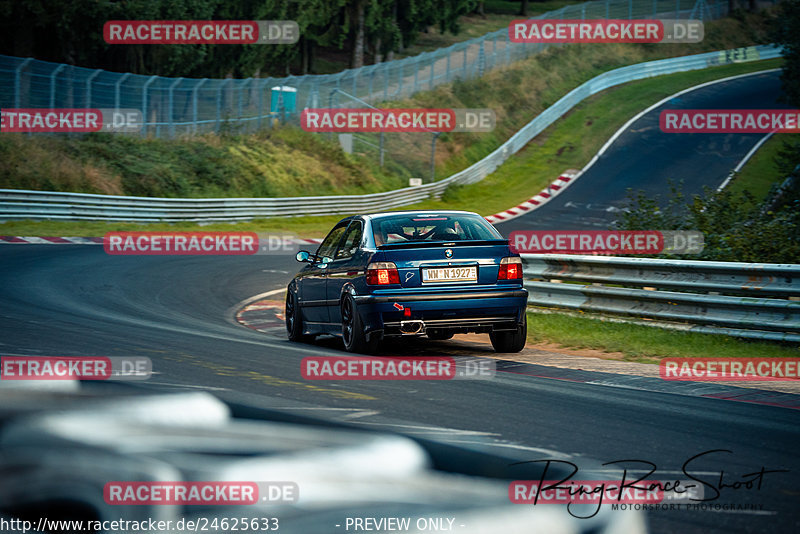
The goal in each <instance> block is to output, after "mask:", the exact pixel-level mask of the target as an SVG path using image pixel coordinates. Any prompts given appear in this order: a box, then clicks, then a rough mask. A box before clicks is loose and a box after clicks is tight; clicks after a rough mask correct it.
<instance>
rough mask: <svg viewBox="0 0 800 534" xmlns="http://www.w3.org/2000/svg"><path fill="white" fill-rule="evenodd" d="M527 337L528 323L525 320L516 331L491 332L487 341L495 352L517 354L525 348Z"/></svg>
mask: <svg viewBox="0 0 800 534" xmlns="http://www.w3.org/2000/svg"><path fill="white" fill-rule="evenodd" d="M527 337H528V321H527V320H525V321H524V322H523V323H522V324H521V325H520V326H519V327H518V328H517V330H516V331H511V332H491V333H490V334H489V339H491V340H492V347H494V350H495V352H519V351H521V350H522V349H524V348H525V340H526V339H527Z"/></svg>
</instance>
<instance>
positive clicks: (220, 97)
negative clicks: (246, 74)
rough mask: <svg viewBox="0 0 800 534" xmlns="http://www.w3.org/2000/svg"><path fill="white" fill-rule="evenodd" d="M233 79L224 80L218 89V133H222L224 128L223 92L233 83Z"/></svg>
mask: <svg viewBox="0 0 800 534" xmlns="http://www.w3.org/2000/svg"><path fill="white" fill-rule="evenodd" d="M232 81H233V78H226V79H224V80H223V81H222V82H221V83H220V84H219V87H218V88H217V129H216V133H219V132H220V129H221V128H222V90H223V89H224V88H225V84H226V83H227V82H232Z"/></svg>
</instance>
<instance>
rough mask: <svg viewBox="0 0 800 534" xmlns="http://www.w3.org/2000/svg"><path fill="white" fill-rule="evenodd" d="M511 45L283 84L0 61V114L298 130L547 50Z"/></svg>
mask: <svg viewBox="0 0 800 534" xmlns="http://www.w3.org/2000/svg"><path fill="white" fill-rule="evenodd" d="M728 5H729V3H728V0H652V1H643V0H598V1H592V2H585V3H582V4H573V5H569V6H564V7H563V8H561V9H558V10H555V11H550V12H548V13H544V14H542V15H539V16H537V17H535V18H537V19H579V20H580V19H628V20H630V19H646V18H672V19H687V18H692V19H700V20H712V19H717V18H721V17H724V16H725V15H727V13H728ZM550 46H553V45H549V44H542V43H536V44H531V43H526V44H520V43H511V42H509V40H508V31H507V29H505V28H503V29H501V30H497V31H494V32H491V33H488V34H486V35H483V36H481V37H476V38H474V39H470V40H467V41H463V42H460V43H456V44H454V45H452V46H449V47H447V48H441V49H439V50H435V51H433V52H425V53H422V54H420V55H418V56H414V57H409V58H403V59H398V60H394V61H386V62H383V63H378V64H375V65H366V66H364V67H361V68H358V69H348V70H345V71H342V72H339V73H336V74H326V75H305V76H289V77H285V78H247V79H233V78H226V79H208V78H203V79H192V78H166V77H162V76H144V75H138V74H131V73H118V72H108V71H104V70H100V69H88V68H82V67H76V66H74V65H67V64H59V63H50V62H46V61H38V60H35V59H32V58H19V57H11V56H1V55H0V108H80V107H84V108H129V109H138V110H141V111H142V114H143V116H144V118H145V128H144V129H143V131H142V135H154V136H156V137H175V136H179V135H194V134H201V133H208V132H216V133H219V132H221V131H237V132H248V131H255V130H258V129H260V128H263V127H270V126H271V123H272V118H273V117H276V118H279V119H280V120H281V121H282V122H286V121H292V122H296V121H297V117H298V114H299V111H300V110H302V109H303V108H304V107H324V106H327V105H328V101H329V96H330V94H331V92H332V91H334V90H341V91H346V92H348V93H350V94H352V95H353V96H356V97H358V98H360V99H362V100H366V101H368V102H370V103H373V104H374V103H377V102H382V101H387V100H401V99H403V98H407V97H409V96H411V95H413V94H414V93H416V92H418V91H422V90H429V89H433V88H434V87H436V86H438V85H441V84H445V83H450V82H452V81H453V80H455V79H472V78H477V77H480V76H483V74H484V73H485V72H488V71H490V70H492V69H494V68H498V67H501V66H504V65H508V64H510V63H512V62H514V61H518V60H520V59H524V58H526V57H529V56H531V55H533V54H537V53H539V52H541V51H543V50H546V49H547V48H549V47H550Z"/></svg>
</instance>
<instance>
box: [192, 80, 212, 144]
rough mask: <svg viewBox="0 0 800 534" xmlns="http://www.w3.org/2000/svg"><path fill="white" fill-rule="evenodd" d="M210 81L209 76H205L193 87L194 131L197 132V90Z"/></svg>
mask: <svg viewBox="0 0 800 534" xmlns="http://www.w3.org/2000/svg"><path fill="white" fill-rule="evenodd" d="M207 81H208V78H203V79H202V80H200V81H199V82H197V83H196V84H194V87H192V133H194V134H196V133H197V91H198V90H200V87H202V86H203V84H205V83H206V82H207Z"/></svg>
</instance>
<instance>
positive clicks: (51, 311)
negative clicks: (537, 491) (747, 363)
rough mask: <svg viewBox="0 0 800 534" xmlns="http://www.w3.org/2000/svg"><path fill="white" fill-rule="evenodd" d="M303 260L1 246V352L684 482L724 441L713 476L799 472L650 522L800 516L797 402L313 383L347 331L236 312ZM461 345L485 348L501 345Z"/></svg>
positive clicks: (747, 525) (580, 388)
mask: <svg viewBox="0 0 800 534" xmlns="http://www.w3.org/2000/svg"><path fill="white" fill-rule="evenodd" d="M296 265H297V264H296V263H295V262H294V260H293V259H292V258H291V257H288V256H250V257H241V256H240V257H237V256H227V257H226V256H217V257H210V256H206V257H201V256H198V257H189V256H186V257H163V256H161V257H159V256H149V257H148V256H138V257H125V256H109V255H106V254H105V253H104V252H103V249H102V247H100V246H83V245H3V246H2V247H0V273H2V274H0V278H1V279H2V283H0V302H1V303H2V307H0V316H1V317H0V318H1V319H2V324H3V326H2V336H0V353H1V354H4V355H27V356H33V355H57V356H96V355H107V356H148V357H149V358H151V359H152V361H153V367H154V371H155V372H156V374H154V376H153V378H152V379H151V380H150V381H149V383H148V384H147V386H148V387H157V388H181V389H184V388H185V389H195V388H200V389H208V390H209V391H211V392H212V393H214V394H217V395H219V396H221V397H223V398H225V399H228V400H247V401H248V402H251V403H254V404H257V405H260V406H264V407H268V408H281V409H287V410H290V411H293V412H295V413H298V414H313V415H316V416H323V417H328V418H330V419H335V420H341V421H349V422H351V423H353V424H357V425H361V426H364V427H369V428H382V429H388V430H393V431H397V432H402V433H405V434H409V435H416V436H427V437H437V438H439V439H443V440H447V441H450V442H453V443H465V444H469V443H480V442H483V443H489V444H491V445H492V446H493V447H497V448H498V449H502V450H514V451H516V452H518V453H519V452H521V453H523V454H525V455H527V456H529V457H530V459H531V460H535V459H543V458H554V457H555V455H556V454H558V453H563V454H566V455H568V456H569V458H570V460H571V461H573V462H574V463H576V464H577V465H578V466H579V467H580V466H581V465H582V464H583V462H584V461H588V459H595V460H598V461H600V462H611V461H615V460H623V459H636V460H646V461H650V462H652V463H654V464H656V466H657V468H658V471H657V472H658V474H659V475H662V476H661V477H660V478H662V479H672V478H673V477H674V478H675V479H678V478H681V479H685V478H686V477H685V475H683V473H681V468H682V465H683V464H684V462H685V461H687V460H688V459H689V458H691V457H693V456H695V455H697V454H699V453H702V452H705V451H709V450H712V449H725V450H729V451H731V453H721V452H719V453H714V454H712V455H710V456H707V457H706V458H705V459H704V460H702V461H699V462H695V463H694V464H692V465H693V469H692V472H693V473H695V474H696V476H698V477H699V478H702V479H704V480H706V481H707V482H708V483H709V484H714V485H717V484H718V482H719V477H720V473H721V472H722V471H724V475H723V481H724V484H729V485H730V484H733V483H735V482H737V481H746V480H749V479H751V478H752V477H751V476H747V475H748V474H750V473H756V472H758V471H760V470H761V468H762V467H763V468H765V469H766V470H788V472H785V473H767V474H765V475H764V477H763V480H762V486H761V488H760V489H757V488H755V487H753V488H750V489H747V488H746V487H745V488H743V489H739V490H733V489H730V488H725V489H723V490H722V495H721V496H720V498H719V500H717V501H714V502H715V503H717V504H722V503H727V504H750V505H756V508H757V507H758V506H759V505H761V506H762V508H760V509H756V510H735V509H734V510H731V509H722V508H720V509H719V510H716V511H712V510H705V511H703V510H680V511H669V510H667V511H659V512H651V513H649V514H648V518H649V524H650V527H651V529H652V531H653V532H680V533H695V532H696V533H701V532H702V533H707V532H720V533H722V532H725V533H729V532H756V531H757V532H791V531H797V529H798V527H800V525H799V524H798V523H799V522H800V520H799V519H798V518H799V517H800V516H798V514H797V503H798V495H800V490H798V488H797V486H798V485H799V484H800V478H798V476H797V473H798V470H800V460H799V459H798V452H797V443H798V440H799V439H800V414H799V413H798V411H797V410H793V409H787V408H780V407H774V406H763V405H755V404H745V403H738V402H730V401H724V400H718V399H712V398H702V397H690V396H682V395H677V394H671V393H654V392H647V391H641V390H637V389H632V388H616V387H608V386H603V385H596V384H592V383H581V382H573V381H570V380H569V377H568V373H567V375H566V378H567V379H566V380H554V379H549V378H537V377H534V376H523V375H517V374H512V373H502V372H501V373H498V376H497V377H496V378H495V379H492V380H485V381H445V382H439V381H432V382H426V381H412V382H404V381H377V382H368V381H346V382H314V383H310V382H309V381H305V380H303V379H302V377H301V374H300V361H301V359H302V358H303V357H305V356H320V355H333V354H339V355H341V354H343V352H342V351H341V350H339V348H338V347H339V346H340V345H339V344H338V343H337V342H335V341H330V340H329V341H324V340H321V341H319V342H317V343H316V344H293V343H289V342H288V341H287V340H285V338H282V337H277V336H274V337H273V336H269V335H266V334H263V333H260V332H256V331H253V330H250V329H247V328H244V327H242V326H240V325H239V324H237V323H236V322H235V321H234V320H233V319H232V314H233V312H234V311H235V309H236V307H237V304H238V303H240V302H241V301H243V300H244V299H248V298H249V297H252V296H253V295H256V294H259V293H264V292H267V291H270V290H274V289H280V288H282V287H285V284H286V282H287V281H288V280H289V278H290V276H291V274H289V273H293V272H294V270H295V269H296ZM265 271H268V272H265ZM280 297H281V295H280V294H277V295H276V297H275V298H280ZM447 346H448V343H447V342H440V343H437V344H435V345H434V346H433V347H432V351H431V352H432V354H436V353H441V352H442V351H445V352H446V348H443V347H447ZM459 350H460V353H462V354H472V355H481V353H484V354H485V351H486V350H487V348H486V346H485V345H476V346H475V347H473V348H471V349H469V348H468V349H464V348H462V349H459ZM387 352H388V353H389V354H397V355H402V354H404V352H403V349H401V348H398V347H394V348H390V349H388V350H387ZM753 356H757V354H754V355H753ZM639 468H641V464H640V465H639ZM707 491H708V490H707Z"/></svg>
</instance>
